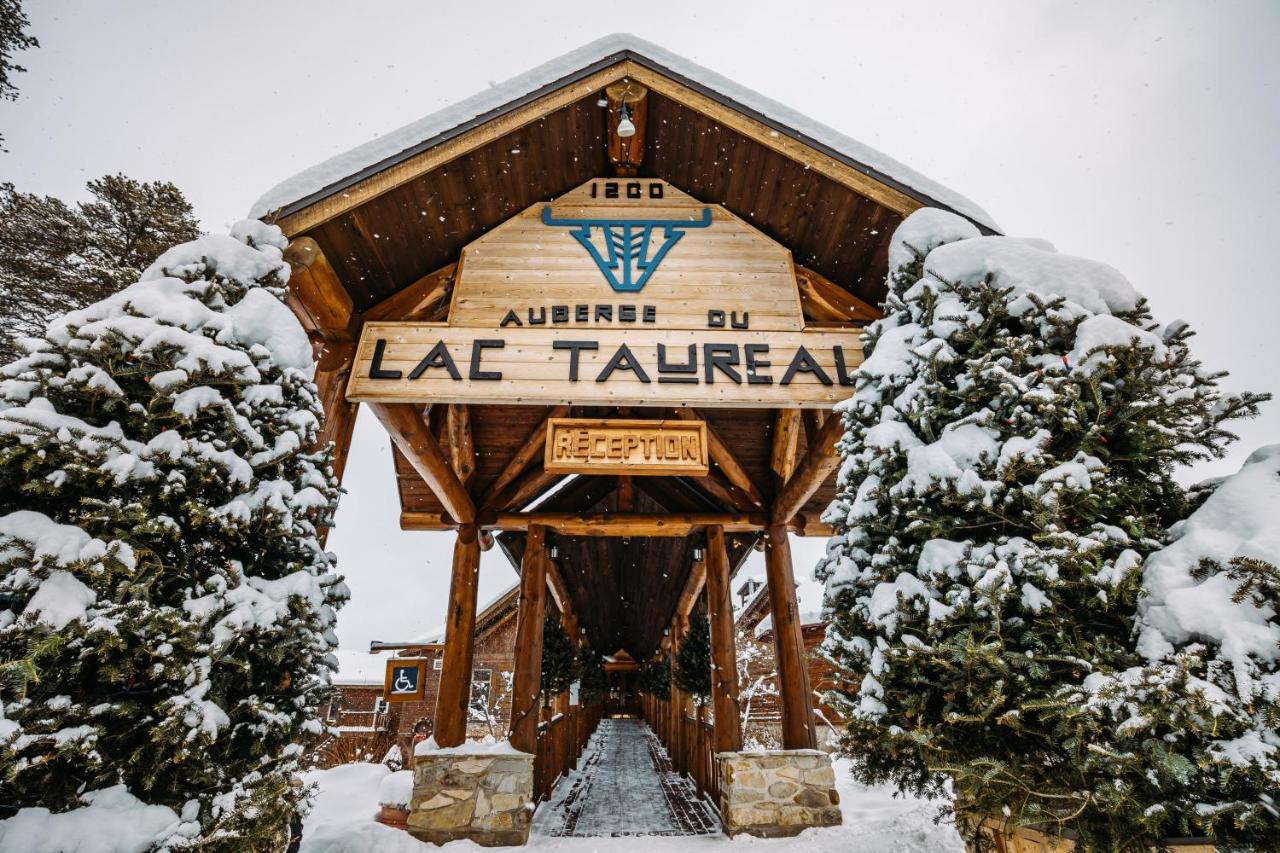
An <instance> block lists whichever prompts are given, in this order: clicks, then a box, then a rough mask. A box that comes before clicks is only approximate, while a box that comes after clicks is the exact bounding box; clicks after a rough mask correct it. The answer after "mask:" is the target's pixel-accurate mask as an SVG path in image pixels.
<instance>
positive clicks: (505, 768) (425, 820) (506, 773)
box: [408, 751, 533, 847]
mask: <svg viewBox="0 0 1280 853" xmlns="http://www.w3.org/2000/svg"><path fill="white" fill-rule="evenodd" d="M532 814H533V756H532V755H529V754H528V753H523V752H504V753H474V754H468V753H463V752H454V751H448V752H441V753H436V754H432V753H427V754H425V755H418V756H417V757H416V758H415V760H414V768H413V800H412V801H411V802H410V804H409V820H408V823H409V832H410V833H412V834H413V835H414V836H415V837H416V838H419V839H421V840H423V841H430V842H433V843H435V844H444V843H446V842H448V841H454V840H456V839H459V838H470V839H471V840H472V841H474V842H476V843H477V844H480V845H482V846H485V847H501V846H507V845H517V844H524V843H525V842H526V841H528V840H529V820H530V817H531V815H532Z"/></svg>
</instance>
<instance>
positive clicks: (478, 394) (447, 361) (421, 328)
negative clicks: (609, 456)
mask: <svg viewBox="0 0 1280 853" xmlns="http://www.w3.org/2000/svg"><path fill="white" fill-rule="evenodd" d="M861 360H862V346H861V342H860V332H859V330H857V329H852V328H820V329H806V328H805V324H804V317H803V315H802V313H801V308H800V298H799V292H798V289H797V287H796V280H795V273H794V269H793V267H792V263H791V255H790V253H789V252H788V251H787V250H786V249H785V248H783V247H782V246H780V245H779V244H777V243H775V242H774V241H772V240H770V239H769V238H768V237H766V236H765V235H763V234H761V233H760V232H759V231H757V230H755V229H754V228H752V227H751V226H750V225H748V224H746V223H745V222H743V221H742V220H740V219H738V218H737V217H735V216H734V215H733V214H731V213H729V212H728V211H726V210H724V208H722V207H720V206H718V205H704V204H702V203H701V202H698V201H697V200H696V199H694V198H692V197H690V196H688V195H686V194H684V193H682V192H680V191H679V190H676V189H675V188H674V187H672V186H671V185H669V184H666V183H664V182H662V181H656V180H594V181H590V182H588V183H587V184H585V185H583V186H581V187H579V188H578V189H576V190H573V191H572V192H570V193H567V194H566V195H564V196H563V197H561V198H560V199H558V200H556V201H555V202H552V203H550V204H538V205H534V206H533V207H531V208H529V209H528V210H526V211H524V212H523V213H521V214H519V215H518V216H515V217H513V218H512V219H510V220H508V221H507V222H505V223H503V224H502V225H499V226H498V227H497V228H494V229H493V230H492V231H490V232H489V233H488V234H486V235H484V236H483V237H481V238H479V239H478V240H476V241H475V242H474V243H472V244H470V245H469V246H467V248H466V249H464V250H463V253H462V258H461V260H460V261H459V263H458V272H457V280H456V282H455V286H454V293H453V302H452V304H451V306H450V310H449V321H448V323H405V322H400V323H396V322H370V323H366V324H365V327H364V330H363V333H362V335H361V338H360V346H359V350H358V351H357V354H356V363H355V365H354V368H353V370H352V377H351V382H350V384H349V386H348V389H347V396H348V397H349V398H350V399H352V400H376V401H385V402H429V401H430V402H460V403H543V404H547V405H558V404H578V405H607V406H613V405H623V406H626V405H641V406H643V405H649V406H652V405H677V406H678V405H691V406H741V407H751V406H762V405H763V406H772V407H776V406H789V407H820V408H830V407H831V406H832V405H833V404H834V403H836V402H839V401H840V400H842V399H845V398H847V397H848V396H849V395H850V393H851V387H850V386H852V384H853V380H852V379H851V374H852V371H853V369H854V368H855V367H856V366H857V365H858V364H859V363H860V362H861Z"/></svg>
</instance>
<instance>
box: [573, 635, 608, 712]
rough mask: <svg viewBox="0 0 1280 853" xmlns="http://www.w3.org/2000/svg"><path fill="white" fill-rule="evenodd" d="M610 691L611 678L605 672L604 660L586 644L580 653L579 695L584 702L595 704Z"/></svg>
mask: <svg viewBox="0 0 1280 853" xmlns="http://www.w3.org/2000/svg"><path fill="white" fill-rule="evenodd" d="M608 690H609V677H608V675H606V674H605V671H604V658H603V657H601V656H600V653H599V652H597V651H596V650H595V649H593V648H591V646H589V645H587V644H585V643H584V644H583V646H582V650H581V651H580V652H579V653H578V695H579V696H581V697H582V699H583V701H584V702H595V701H597V700H598V699H600V698H601V697H603V696H604V694H605V693H606V692H607V691H608Z"/></svg>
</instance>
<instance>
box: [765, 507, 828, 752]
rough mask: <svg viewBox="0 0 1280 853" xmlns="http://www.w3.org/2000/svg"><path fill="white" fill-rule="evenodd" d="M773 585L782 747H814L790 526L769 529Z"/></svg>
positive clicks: (767, 546)
mask: <svg viewBox="0 0 1280 853" xmlns="http://www.w3.org/2000/svg"><path fill="white" fill-rule="evenodd" d="M764 560H765V572H766V578H767V582H768V585H769V611H770V615H771V616H772V618H773V649H774V665H775V666H776V667H777V672H778V692H779V693H780V694H781V696H780V699H781V705H782V748H783V749H814V748H816V746H817V735H816V733H815V731H814V725H813V693H812V690H811V689H810V686H809V667H808V664H807V661H806V656H805V649H804V635H803V633H802V631H801V623H800V613H799V609H798V607H797V604H796V581H795V574H794V573H793V571H792V567H791V543H790V541H789V540H788V539H787V528H786V527H785V526H784V525H781V524H775V525H773V526H771V527H770V528H769V534H768V539H766V541H765V549H764Z"/></svg>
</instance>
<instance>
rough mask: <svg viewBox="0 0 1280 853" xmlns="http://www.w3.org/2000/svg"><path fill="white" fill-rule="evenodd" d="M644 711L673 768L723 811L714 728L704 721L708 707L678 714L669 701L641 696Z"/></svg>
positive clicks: (646, 719) (645, 717) (646, 720)
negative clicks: (694, 714)
mask: <svg viewBox="0 0 1280 853" xmlns="http://www.w3.org/2000/svg"><path fill="white" fill-rule="evenodd" d="M640 705H641V711H642V713H643V715H644V719H645V722H647V723H648V724H649V728H651V729H653V731H654V734H656V735H657V736H658V740H659V741H660V742H661V743H662V745H663V746H664V747H666V750H667V755H668V756H670V758H671V769H673V770H675V771H676V772H677V773H680V774H681V775H683V776H685V777H687V778H688V779H689V780H690V781H691V782H693V785H694V787H695V788H697V789H698V793H700V794H702V795H703V796H704V797H705V798H706V799H707V800H708V801H709V802H710V803H711V805H712V806H713V807H715V808H716V809H717V810H719V808H720V763H719V762H718V761H716V756H715V747H714V744H715V727H714V726H713V725H712V724H711V723H710V722H709V721H707V720H706V719H705V717H704V715H705V713H706V708H704V707H700V708H698V709H697V710H696V712H695V713H696V715H697V716H692V715H690V714H689V713H688V712H687V711H686V712H685V713H682V714H676V713H675V712H674V710H673V708H672V706H671V702H670V701H669V700H667V699H659V698H657V697H656V696H649V695H647V694H646V695H643V696H641V702H640Z"/></svg>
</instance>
